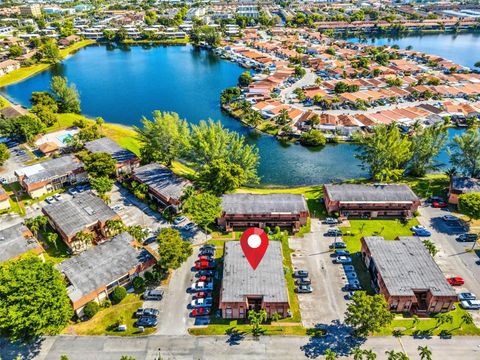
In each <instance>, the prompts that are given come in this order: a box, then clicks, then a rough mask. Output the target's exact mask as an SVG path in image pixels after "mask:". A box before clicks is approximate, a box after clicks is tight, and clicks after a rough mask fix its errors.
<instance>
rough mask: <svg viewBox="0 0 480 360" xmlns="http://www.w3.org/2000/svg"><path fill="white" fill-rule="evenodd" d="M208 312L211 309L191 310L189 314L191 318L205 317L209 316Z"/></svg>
mask: <svg viewBox="0 0 480 360" xmlns="http://www.w3.org/2000/svg"><path fill="white" fill-rule="evenodd" d="M210 311H211V309H210V308H203V307H201V308H197V309H193V310H192V312H191V315H192V316H205V315H210Z"/></svg>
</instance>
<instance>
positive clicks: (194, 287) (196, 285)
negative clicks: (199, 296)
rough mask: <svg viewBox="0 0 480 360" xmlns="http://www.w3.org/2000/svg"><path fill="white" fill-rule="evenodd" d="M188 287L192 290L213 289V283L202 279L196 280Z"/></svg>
mask: <svg viewBox="0 0 480 360" xmlns="http://www.w3.org/2000/svg"><path fill="white" fill-rule="evenodd" d="M190 289H191V290H192V291H194V292H196V291H213V283H212V282H209V283H206V282H203V281H197V282H195V283H193V284H192V286H191V287H190Z"/></svg>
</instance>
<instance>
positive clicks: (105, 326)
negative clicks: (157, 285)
mask: <svg viewBox="0 0 480 360" xmlns="http://www.w3.org/2000/svg"><path fill="white" fill-rule="evenodd" d="M142 304H143V301H142V300H141V298H140V295H138V294H128V295H127V296H126V297H125V299H123V300H122V302H121V303H119V304H117V305H113V306H111V307H109V308H106V309H102V310H100V311H99V312H98V313H97V314H96V315H95V316H94V317H93V318H92V319H90V320H87V321H83V322H80V323H77V324H73V325H71V326H69V327H68V328H67V329H65V331H64V333H65V334H72V335H116V336H135V335H137V336H138V335H148V334H151V333H153V332H154V331H155V328H145V331H144V332H140V331H138V328H136V327H134V324H135V321H136V318H135V317H134V313H135V311H136V310H137V309H138V308H140V307H142ZM118 324H124V325H127V331H117V330H116V329H117V325H118Z"/></svg>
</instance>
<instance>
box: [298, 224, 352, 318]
mask: <svg viewBox="0 0 480 360" xmlns="http://www.w3.org/2000/svg"><path fill="white" fill-rule="evenodd" d="M327 228H328V226H327V225H323V224H321V222H320V221H319V220H318V219H312V232H311V233H308V234H305V236H304V237H303V238H290V240H289V244H290V247H291V248H292V249H294V253H293V254H292V264H293V270H300V269H302V270H307V271H308V272H309V277H310V279H311V281H312V288H313V292H312V293H311V294H298V299H299V303H300V313H301V316H302V323H303V325H304V326H306V327H313V326H315V325H318V324H330V323H331V322H332V321H334V320H337V319H343V317H344V313H345V310H346V308H347V300H345V295H346V293H345V292H343V291H342V287H343V286H344V285H345V282H346V281H347V280H346V277H345V272H344V270H343V266H342V265H339V264H334V263H333V262H332V259H333V258H332V257H331V254H332V253H331V252H330V251H329V248H328V246H329V244H330V243H331V242H332V238H327V237H325V236H324V235H323V234H324V232H325V231H326V229H327Z"/></svg>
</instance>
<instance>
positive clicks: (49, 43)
mask: <svg viewBox="0 0 480 360" xmlns="http://www.w3.org/2000/svg"><path fill="white" fill-rule="evenodd" d="M40 53H41V54H42V56H43V58H44V59H45V60H47V61H48V62H49V63H51V64H56V63H59V62H60V61H61V60H62V55H61V54H60V50H59V48H58V45H57V42H56V41H55V39H50V38H46V39H45V40H44V41H43V45H42V46H41V48H40Z"/></svg>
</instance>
